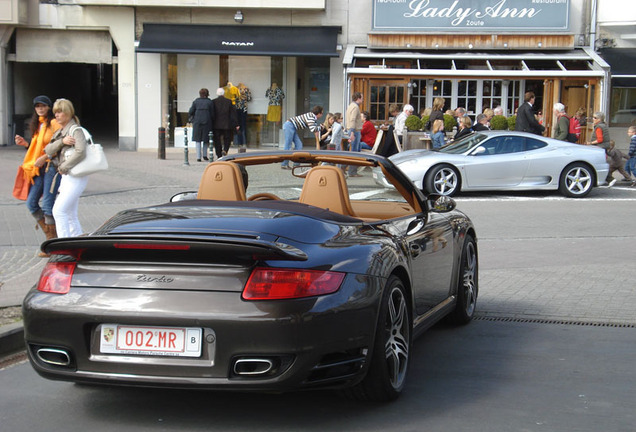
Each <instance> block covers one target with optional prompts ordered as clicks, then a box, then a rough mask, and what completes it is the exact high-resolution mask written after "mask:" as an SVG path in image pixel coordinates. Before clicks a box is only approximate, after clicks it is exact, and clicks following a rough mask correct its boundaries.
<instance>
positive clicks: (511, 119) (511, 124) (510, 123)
mask: <svg viewBox="0 0 636 432" xmlns="http://www.w3.org/2000/svg"><path fill="white" fill-rule="evenodd" d="M516 124H517V116H516V115H511V116H510V117H508V129H509V130H515V125H516Z"/></svg>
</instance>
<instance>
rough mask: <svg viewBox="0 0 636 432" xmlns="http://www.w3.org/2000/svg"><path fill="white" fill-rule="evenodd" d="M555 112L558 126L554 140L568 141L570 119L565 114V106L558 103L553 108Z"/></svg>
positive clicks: (555, 128) (555, 129)
mask: <svg viewBox="0 0 636 432" xmlns="http://www.w3.org/2000/svg"><path fill="white" fill-rule="evenodd" d="M553 111H554V115H555V117H556V119H557V124H556V126H555V127H554V139H558V140H559V141H568V133H569V132H570V119H569V118H568V116H567V114H566V112H565V105H563V104H562V103H559V102H557V103H555V104H554V106H553Z"/></svg>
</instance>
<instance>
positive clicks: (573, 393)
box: [0, 320, 636, 432]
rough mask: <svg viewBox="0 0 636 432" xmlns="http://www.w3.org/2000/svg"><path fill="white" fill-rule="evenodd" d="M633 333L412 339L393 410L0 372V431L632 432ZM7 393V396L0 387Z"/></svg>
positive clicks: (564, 331)
mask: <svg viewBox="0 0 636 432" xmlns="http://www.w3.org/2000/svg"><path fill="white" fill-rule="evenodd" d="M635 335H636V330H635V329H634V328H615V327H596V326H580V325H555V324H539V323H515V322H498V321H494V322H493V321H485V320H477V321H474V322H473V323H471V324H469V325H468V326H465V327H459V328H456V327H448V326H444V325H438V326H436V327H434V328H433V329H432V330H431V331H429V332H428V333H426V334H424V335H423V336H422V337H421V338H420V339H418V340H417V341H416V344H415V348H414V350H413V357H412V363H411V369H410V371H409V374H410V376H409V383H408V385H407V387H406V390H405V393H404V394H403V395H402V396H401V398H400V399H399V400H398V401H396V402H394V403H390V404H365V403H361V402H355V401H351V400H348V399H344V398H342V397H340V396H338V395H336V394H334V393H333V392H327V391H322V392H307V393H294V394H282V395H280V394H243V393H229V394H228V393H214V392H202V391H183V390H165V389H130V388H109V387H89V386H79V385H74V384H70V383H64V382H54V381H47V380H44V379H42V378H40V377H39V376H37V375H36V374H35V372H34V371H33V370H32V369H31V367H30V366H29V365H28V364H26V363H22V364H20V365H17V366H13V367H10V368H8V369H5V370H0V388H1V389H3V391H2V392H0V425H2V427H1V429H2V430H3V431H26V430H30V431H62V430H63V431H68V432H74V431H78V432H79V431H81V432H84V431H87V430H90V431H93V432H99V431H113V430H119V431H133V430H134V431H146V430H148V431H150V430H152V431H224V432H232V431H246V430H251V431H276V432H281V431H299V430H302V431H321V432H323V431H365V432H372V431H382V432H385V431H424V430H426V431H449V430H450V431H455V432H460V431H469V432H479V431H488V432H499V431H501V432H511V431H523V432H530V431H551V432H553V431H589V432H598V431H613V432H619V431H625V432H627V431H633V430H634V425H636V414H635V411H634V409H633V407H634V404H633V393H634V392H633V389H634V387H635V386H636V372H635V369H634V366H633V359H634V358H635V357H636V345H635V344H634V343H633V342H634V337H635ZM7 389H10V391H8V390H7Z"/></svg>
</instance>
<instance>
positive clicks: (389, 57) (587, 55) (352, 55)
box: [343, 47, 609, 79]
mask: <svg viewBox="0 0 636 432" xmlns="http://www.w3.org/2000/svg"><path fill="white" fill-rule="evenodd" d="M400 60H409V61H410V62H411V63H415V64H417V67H416V68H413V67H412V68H404V67H403V66H401V63H400ZM343 63H344V64H345V66H346V70H347V73H348V74H366V75H394V76H410V77H416V76H422V77H423V76H427V77H429V76H433V77H456V78H459V77H462V78H467V77H498V78H508V79H520V78H526V79H527V78H534V79H538V78H546V77H550V78H604V77H606V76H607V74H608V69H609V66H608V65H607V63H605V62H604V61H603V59H602V58H600V57H599V56H598V55H597V54H596V53H594V52H593V51H589V50H587V49H575V50H567V51H544V52H542V51H535V52H513V51H506V52H501V51H496V52H470V51H462V52H458V51H452V52H451V51H442V50H439V51H438V50H429V51H400V52H398V51H384V50H372V49H368V48H362V47H347V51H346V52H345V55H344V60H343ZM394 65H397V67H396V66H394Z"/></svg>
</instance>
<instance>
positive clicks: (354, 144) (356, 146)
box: [347, 131, 361, 175]
mask: <svg viewBox="0 0 636 432" xmlns="http://www.w3.org/2000/svg"><path fill="white" fill-rule="evenodd" d="M349 136H351V131H349ZM360 137H361V134H360V131H353V141H351V146H350V147H349V151H352V152H359V151H360ZM347 173H348V174H349V175H356V174H357V173H358V167H356V166H355V165H349V168H348V169H347Z"/></svg>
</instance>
